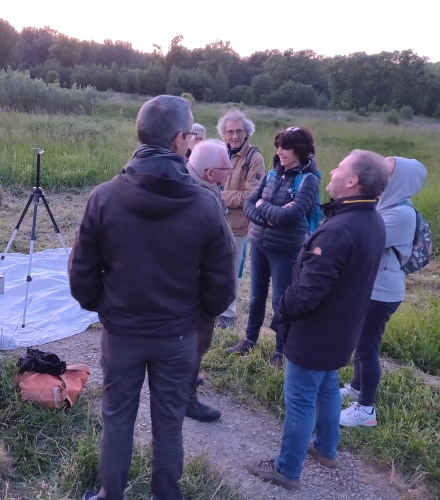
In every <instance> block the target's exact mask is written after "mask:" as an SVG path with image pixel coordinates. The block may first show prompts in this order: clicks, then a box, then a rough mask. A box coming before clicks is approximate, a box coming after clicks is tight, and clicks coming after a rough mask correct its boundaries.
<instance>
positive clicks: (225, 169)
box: [205, 167, 234, 172]
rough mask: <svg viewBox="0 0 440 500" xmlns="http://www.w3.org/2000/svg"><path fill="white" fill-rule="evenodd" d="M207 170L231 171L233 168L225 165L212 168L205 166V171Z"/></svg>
mask: <svg viewBox="0 0 440 500" xmlns="http://www.w3.org/2000/svg"><path fill="white" fill-rule="evenodd" d="M207 170H224V171H226V172H232V170H234V169H233V168H232V167H227V168H216V167H214V168H205V172H206V171H207Z"/></svg>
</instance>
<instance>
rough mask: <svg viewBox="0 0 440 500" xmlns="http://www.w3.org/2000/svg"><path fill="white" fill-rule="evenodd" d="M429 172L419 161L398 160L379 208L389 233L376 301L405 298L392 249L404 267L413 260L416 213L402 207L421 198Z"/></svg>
mask: <svg viewBox="0 0 440 500" xmlns="http://www.w3.org/2000/svg"><path fill="white" fill-rule="evenodd" d="M425 177H426V168H425V167H424V166H423V165H422V164H421V163H420V162H419V161H417V160H409V159H408V158H400V157H396V168H395V170H394V173H393V175H392V176H391V178H390V180H389V182H388V185H387V187H386V189H385V191H384V193H383V195H382V196H381V198H380V200H379V203H378V204H377V211H378V212H379V213H380V215H381V216H382V217H383V220H384V222H385V229H386V243H385V250H384V252H383V254H382V259H381V262H380V266H379V271H378V273H377V278H376V282H375V283H374V289H373V294H372V296H371V298H372V300H378V301H381V302H399V301H402V300H403V299H404V297H405V273H404V272H403V271H402V270H401V269H400V263H399V261H398V259H397V257H396V255H395V253H394V252H393V250H392V249H391V247H393V246H394V247H395V248H396V249H397V251H398V252H399V253H400V256H401V259H402V264H405V263H406V262H407V261H408V259H409V257H410V256H411V251H412V244H413V240H414V233H415V230H416V213H415V211H414V209H413V208H412V207H410V206H408V205H399V203H401V202H402V201H404V200H406V201H409V202H411V200H410V197H411V196H414V195H415V194H417V193H418V192H419V191H420V190H421V189H422V187H423V183H424V181H425Z"/></svg>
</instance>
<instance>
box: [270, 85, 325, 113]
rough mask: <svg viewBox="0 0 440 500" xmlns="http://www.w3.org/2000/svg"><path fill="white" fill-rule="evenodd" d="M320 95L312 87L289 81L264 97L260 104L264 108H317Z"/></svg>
mask: <svg viewBox="0 0 440 500" xmlns="http://www.w3.org/2000/svg"><path fill="white" fill-rule="evenodd" d="M317 101H318V95H317V93H316V91H315V90H314V89H313V87H312V86H311V85H303V84H302V83H297V82H293V81H292V80H289V81H288V82H287V83H285V84H284V85H281V87H280V88H279V89H277V90H274V91H273V92H270V94H267V95H262V96H261V97H260V103H261V104H262V105H263V106H272V107H278V106H285V107H288V108H316V104H317Z"/></svg>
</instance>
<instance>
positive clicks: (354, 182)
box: [347, 174, 359, 188]
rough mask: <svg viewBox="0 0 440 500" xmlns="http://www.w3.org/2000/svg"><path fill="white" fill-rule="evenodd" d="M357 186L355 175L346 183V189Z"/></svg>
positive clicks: (357, 179) (357, 181)
mask: <svg viewBox="0 0 440 500" xmlns="http://www.w3.org/2000/svg"><path fill="white" fill-rule="evenodd" d="M358 184H359V177H358V176H357V175H354V174H353V175H352V176H351V178H350V180H349V181H348V182H347V187H350V188H353V187H355V186H357V185H358Z"/></svg>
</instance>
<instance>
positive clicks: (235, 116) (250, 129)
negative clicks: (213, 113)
mask: <svg viewBox="0 0 440 500" xmlns="http://www.w3.org/2000/svg"><path fill="white" fill-rule="evenodd" d="M228 120H231V121H234V122H235V121H238V120H243V127H244V131H245V132H246V135H247V136H248V137H250V136H251V135H252V134H253V133H254V132H255V125H254V122H253V121H252V120H249V118H246V115H245V114H244V113H242V112H241V111H238V109H233V110H232V111H228V112H227V113H226V114H225V115H223V116H222V117H221V118H220V119H219V121H218V122H217V132H218V133H219V134H220V135H221V136H222V137H224V136H225V133H226V122H227V121H228Z"/></svg>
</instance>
